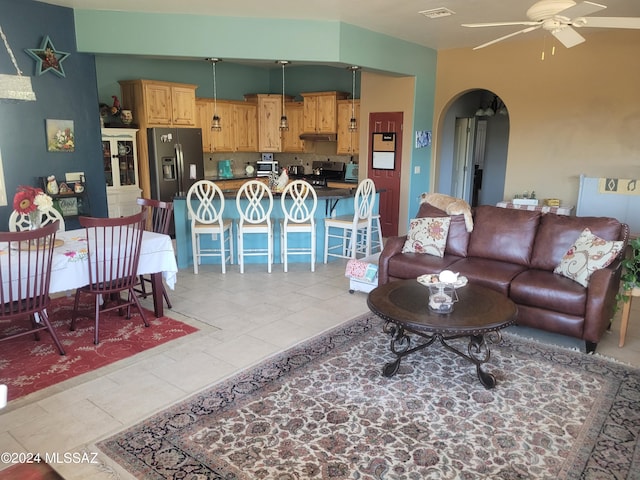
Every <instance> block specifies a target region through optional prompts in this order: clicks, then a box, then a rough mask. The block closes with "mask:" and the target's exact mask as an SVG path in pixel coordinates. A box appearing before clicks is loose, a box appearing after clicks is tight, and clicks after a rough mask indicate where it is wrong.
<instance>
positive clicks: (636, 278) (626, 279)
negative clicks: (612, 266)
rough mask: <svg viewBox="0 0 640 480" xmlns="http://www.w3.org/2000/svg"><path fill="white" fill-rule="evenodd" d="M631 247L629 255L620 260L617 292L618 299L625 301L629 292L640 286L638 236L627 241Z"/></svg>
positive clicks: (628, 296)
mask: <svg viewBox="0 0 640 480" xmlns="http://www.w3.org/2000/svg"><path fill="white" fill-rule="evenodd" d="M629 246H630V247H631V255H629V256H627V257H625V259H624V260H622V267H623V270H622V276H621V277H620V280H621V281H622V288H621V291H620V293H619V294H618V300H623V301H625V302H628V301H629V298H631V292H632V290H633V289H634V288H640V237H636V238H635V239H633V240H632V241H631V242H629Z"/></svg>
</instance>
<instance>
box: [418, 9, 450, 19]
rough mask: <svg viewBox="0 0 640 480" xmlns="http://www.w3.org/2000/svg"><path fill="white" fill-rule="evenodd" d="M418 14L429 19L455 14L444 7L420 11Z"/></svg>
mask: <svg viewBox="0 0 640 480" xmlns="http://www.w3.org/2000/svg"><path fill="white" fill-rule="evenodd" d="M418 13H419V14H421V15H424V16H425V17H429V18H440V17H449V16H451V15H455V14H456V12H453V11H451V10H449V9H448V8H445V7H440V8H432V9H430V10H422V11H421V12H418Z"/></svg>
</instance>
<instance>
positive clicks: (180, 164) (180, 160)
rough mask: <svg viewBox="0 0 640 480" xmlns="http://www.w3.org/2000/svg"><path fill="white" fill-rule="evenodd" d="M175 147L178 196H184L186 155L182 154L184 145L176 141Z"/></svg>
mask: <svg viewBox="0 0 640 480" xmlns="http://www.w3.org/2000/svg"><path fill="white" fill-rule="evenodd" d="M173 148H174V149H175V151H176V179H177V180H178V192H177V196H179V197H184V195H185V192H184V155H183V154H182V145H181V144H179V143H176V144H175V145H174V146H173Z"/></svg>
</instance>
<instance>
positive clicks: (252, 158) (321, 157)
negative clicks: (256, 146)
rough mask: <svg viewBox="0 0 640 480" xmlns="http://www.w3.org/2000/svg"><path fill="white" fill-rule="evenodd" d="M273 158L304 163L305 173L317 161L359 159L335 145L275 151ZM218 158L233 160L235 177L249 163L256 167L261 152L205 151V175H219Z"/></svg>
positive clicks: (286, 162)
mask: <svg viewBox="0 0 640 480" xmlns="http://www.w3.org/2000/svg"><path fill="white" fill-rule="evenodd" d="M273 158H274V159H275V160H277V161H278V166H280V167H286V166H288V165H303V166H304V168H305V173H311V165H312V163H313V162H315V161H326V160H331V161H332V162H344V163H349V162H351V160H352V159H353V161H354V162H357V161H358V157H357V156H354V157H351V156H349V155H336V154H335V147H334V151H333V153H320V152H318V151H317V149H316V152H314V153H274V154H273ZM218 160H231V169H232V171H233V176H234V177H242V176H244V175H245V172H244V169H245V167H246V165H247V163H250V164H251V165H253V166H254V167H255V164H256V162H257V161H258V160H260V154H259V153H242V152H227V153H205V154H204V174H205V177H215V176H217V175H218Z"/></svg>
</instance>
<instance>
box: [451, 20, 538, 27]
mask: <svg viewBox="0 0 640 480" xmlns="http://www.w3.org/2000/svg"><path fill="white" fill-rule="evenodd" d="M538 23H540V22H529V21H526V20H525V21H523V22H494V23H463V24H462V26H463V27H471V28H476V27H503V26H505V25H538Z"/></svg>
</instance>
